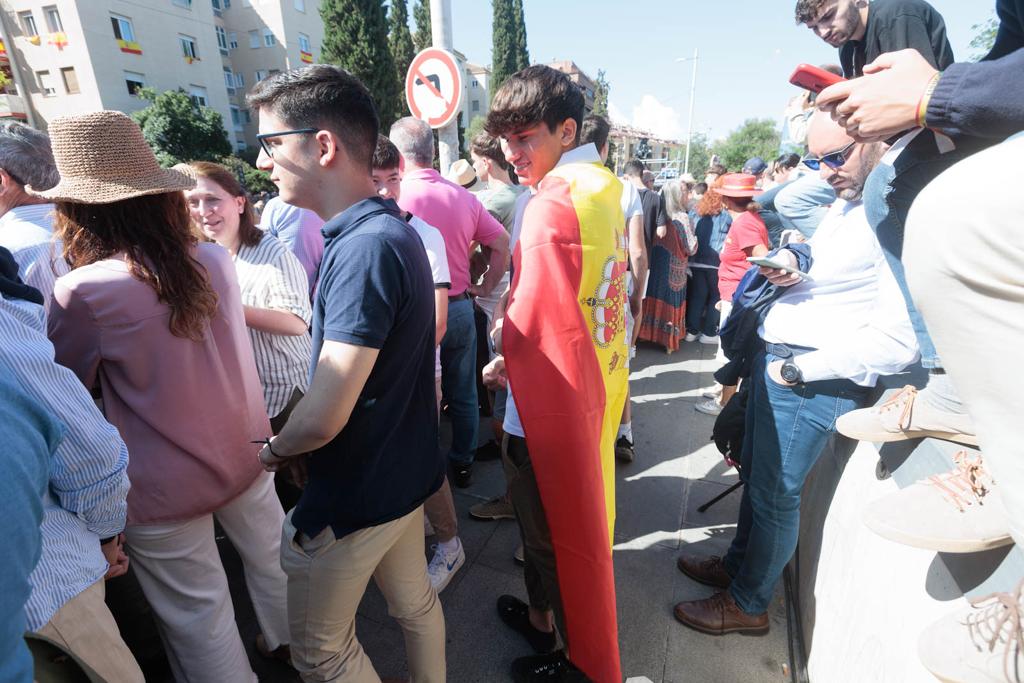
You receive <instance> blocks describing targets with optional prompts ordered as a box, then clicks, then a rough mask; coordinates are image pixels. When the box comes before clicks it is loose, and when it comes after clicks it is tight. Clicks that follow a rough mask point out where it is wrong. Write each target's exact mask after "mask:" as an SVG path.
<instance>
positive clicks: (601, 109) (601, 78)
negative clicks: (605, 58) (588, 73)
mask: <svg viewBox="0 0 1024 683" xmlns="http://www.w3.org/2000/svg"><path fill="white" fill-rule="evenodd" d="M610 90H611V86H610V85H608V78H607V76H605V73H604V69H598V70H597V78H596V79H594V113H595V114H597V115H598V116H603V117H605V118H608V92H609V91H610Z"/></svg>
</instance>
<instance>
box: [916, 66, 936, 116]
mask: <svg viewBox="0 0 1024 683" xmlns="http://www.w3.org/2000/svg"><path fill="white" fill-rule="evenodd" d="M941 77H942V72H941V71H940V72H938V73H936V74H935V75H934V76H932V77H931V80H929V81H928V85H927V86H925V89H924V93H923V94H922V95H921V99H920V100H919V101H918V103H917V121H916V123H917V125H918V127H920V128H927V127H928V121H927V116H928V103H929V102H931V100H932V95H933V94H934V93H935V88H936V87H938V85H939V79H940V78H941Z"/></svg>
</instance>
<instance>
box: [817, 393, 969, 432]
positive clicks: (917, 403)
mask: <svg viewBox="0 0 1024 683" xmlns="http://www.w3.org/2000/svg"><path fill="white" fill-rule="evenodd" d="M919 393H921V394H922V395H923V392H918V391H917V389H915V388H914V387H913V386H911V385H909V384H908V385H907V386H905V387H903V388H902V389H900V390H899V391H898V392H896V393H895V394H893V395H892V396H890V397H889V398H888V399H887V400H886V401H884V402H883V403H879V404H878V405H876V406H873V407H871V408H861V409H860V410H853V411H850V412H849V413H846V414H845V415H842V416H840V418H839V419H838V420H836V431H838V432H839V433H840V434H842V435H843V436H845V437H848V438H851V439H856V440H858V441H871V442H873V443H888V442H890V441H906V440H908V439H923V438H925V437H932V438H935V439H945V440H946V441H956V442H957V443H962V444H967V445H968V446H977V445H978V437H976V436H975V435H974V424H973V423H972V422H971V418H970V417H968V416H967V415H965V414H963V413H948V412H945V411H942V410H939V409H937V408H934V407H932V406H931V405H930V404H929V403H928V401H927V400H926V399H922V400H918V395H919Z"/></svg>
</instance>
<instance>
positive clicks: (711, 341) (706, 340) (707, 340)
mask: <svg viewBox="0 0 1024 683" xmlns="http://www.w3.org/2000/svg"><path fill="white" fill-rule="evenodd" d="M697 341H699V342H700V343H701V344H708V345H715V346H717V345H718V335H717V334H716V335H715V336H714V337H709V336H707V335H706V334H702V335H700V337H698V338H697Z"/></svg>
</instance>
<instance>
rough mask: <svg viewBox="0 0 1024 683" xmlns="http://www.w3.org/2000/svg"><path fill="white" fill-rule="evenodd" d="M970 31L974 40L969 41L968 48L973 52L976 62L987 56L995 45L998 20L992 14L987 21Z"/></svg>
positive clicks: (976, 25)
mask: <svg viewBox="0 0 1024 683" xmlns="http://www.w3.org/2000/svg"><path fill="white" fill-rule="evenodd" d="M971 30H972V31H974V38H972V39H971V43H970V48H971V49H972V50H974V55H973V57H974V59H976V60H978V59H981V58H982V57H984V56H985V55H987V54H988V53H989V52H990V51H991V50H992V47H993V46H994V45H995V44H996V34H997V33H998V32H999V19H998V18H997V17H996V15H995V14H993V15H992V16H990V17H989V18H988V20H987V21H985V22H983V23H981V24H975V25H974V26H972V27H971Z"/></svg>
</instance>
